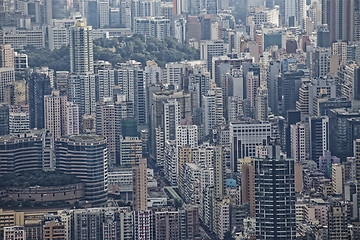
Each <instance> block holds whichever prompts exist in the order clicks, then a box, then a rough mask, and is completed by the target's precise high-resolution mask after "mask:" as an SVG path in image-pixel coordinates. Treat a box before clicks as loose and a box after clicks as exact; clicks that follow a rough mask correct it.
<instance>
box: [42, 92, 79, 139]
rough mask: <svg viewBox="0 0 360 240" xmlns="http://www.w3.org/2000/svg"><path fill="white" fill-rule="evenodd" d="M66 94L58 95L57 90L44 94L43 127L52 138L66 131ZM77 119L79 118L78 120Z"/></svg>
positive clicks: (64, 133)
mask: <svg viewBox="0 0 360 240" xmlns="http://www.w3.org/2000/svg"><path fill="white" fill-rule="evenodd" d="M66 107H67V96H60V92H59V91H53V92H52V93H51V95H46V96H44V119H45V128H46V129H47V130H49V131H50V133H51V134H52V135H53V137H54V138H59V137H61V136H63V135H66V133H67V125H66V124H67V111H66V110H67V109H66ZM78 121H79V120H78Z"/></svg>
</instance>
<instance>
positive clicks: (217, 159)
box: [214, 146, 226, 200]
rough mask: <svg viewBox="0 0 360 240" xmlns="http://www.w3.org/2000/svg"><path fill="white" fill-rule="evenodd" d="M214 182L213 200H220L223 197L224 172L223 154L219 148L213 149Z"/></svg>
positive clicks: (224, 185) (224, 186)
mask: <svg viewBox="0 0 360 240" xmlns="http://www.w3.org/2000/svg"><path fill="white" fill-rule="evenodd" d="M214 180H215V181H214V182H215V198H216V199H218V200H222V199H223V198H224V196H225V188H226V172H225V160H224V153H223V150H222V147H221V146H216V147H215V148H214Z"/></svg>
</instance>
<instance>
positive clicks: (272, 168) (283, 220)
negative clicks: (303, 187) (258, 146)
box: [254, 158, 296, 239]
mask: <svg viewBox="0 0 360 240" xmlns="http://www.w3.org/2000/svg"><path fill="white" fill-rule="evenodd" d="M254 169H255V206H256V238H257V239H280V238H284V239H295V237H296V224H295V184H294V161H293V160H289V159H283V158H280V159H274V158H272V159H256V160H255V165H254ZM278 186H282V187H278ZM275 199H276V200H275Z"/></svg>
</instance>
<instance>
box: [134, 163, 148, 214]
mask: <svg viewBox="0 0 360 240" xmlns="http://www.w3.org/2000/svg"><path fill="white" fill-rule="evenodd" d="M147 194H148V191H147V163H146V159H144V158H141V159H140V160H139V164H138V165H137V166H135V167H133V198H134V199H135V200H134V209H135V211H146V210H147Z"/></svg>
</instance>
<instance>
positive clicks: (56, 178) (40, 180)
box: [0, 170, 80, 187]
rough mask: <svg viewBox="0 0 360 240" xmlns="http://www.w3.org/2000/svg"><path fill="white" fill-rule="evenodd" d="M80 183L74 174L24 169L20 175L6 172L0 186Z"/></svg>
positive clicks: (43, 185)
mask: <svg viewBox="0 0 360 240" xmlns="http://www.w3.org/2000/svg"><path fill="white" fill-rule="evenodd" d="M75 183H80V180H79V179H78V178H76V177H75V176H73V175H68V174H65V173H63V172H61V171H49V172H44V171H41V170H37V171H24V172H22V173H20V174H18V175H16V174H14V173H12V174H5V175H3V176H1V177H0V187H31V186H42V187H46V186H63V185H68V184H75Z"/></svg>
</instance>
